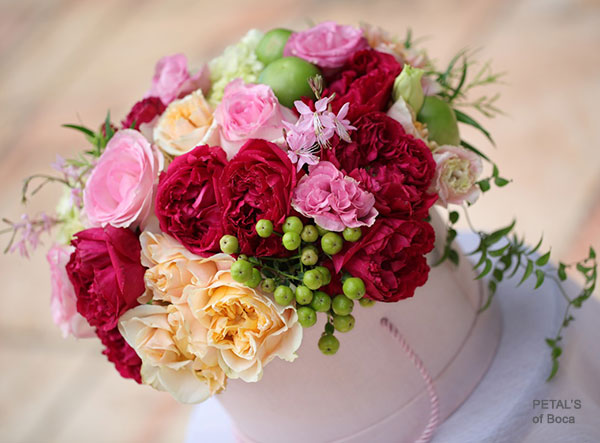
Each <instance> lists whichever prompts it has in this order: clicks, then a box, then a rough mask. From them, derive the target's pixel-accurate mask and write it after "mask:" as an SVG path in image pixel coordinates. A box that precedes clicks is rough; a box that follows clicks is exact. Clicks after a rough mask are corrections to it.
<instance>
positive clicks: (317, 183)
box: [292, 161, 378, 232]
mask: <svg viewBox="0 0 600 443" xmlns="http://www.w3.org/2000/svg"><path fill="white" fill-rule="evenodd" d="M374 205H375V197H374V196H373V194H371V193H370V192H367V191H365V190H364V189H362V188H361V187H360V186H359V184H358V182H357V181H356V180H354V179H353V178H351V177H346V176H345V175H344V174H343V173H342V172H340V171H339V170H338V169H337V168H336V167H335V166H334V165H333V163H330V162H327V161H322V162H320V163H319V164H318V165H316V166H312V167H311V168H310V169H309V174H308V176H305V177H303V178H302V179H301V180H300V181H299V182H298V186H297V188H296V189H295V191H294V195H293V198H292V206H293V207H294V209H296V210H297V211H298V212H300V213H301V214H302V215H304V216H306V217H311V218H313V219H314V220H315V222H316V223H317V224H318V225H319V226H321V227H323V228H325V229H327V230H329V231H338V232H339V231H343V230H344V228H346V227H348V228H358V227H360V226H371V225H372V224H373V223H375V218H376V217H377V214H378V212H377V210H376V209H375V208H374V207H373V206H374Z"/></svg>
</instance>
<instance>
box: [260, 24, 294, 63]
mask: <svg viewBox="0 0 600 443" xmlns="http://www.w3.org/2000/svg"><path fill="white" fill-rule="evenodd" d="M290 35H292V31H290V30H289V29H283V28H276V29H271V30H270V31H269V32H267V33H266V34H265V36H264V37H263V38H262V39H261V40H260V42H258V46H257V47H256V51H255V52H256V57H258V59H259V60H260V61H261V62H263V63H264V64H265V65H268V64H269V63H271V62H273V61H275V60H277V59H278V58H281V57H283V48H284V47H285V44H286V43H287V41H288V38H290Z"/></svg>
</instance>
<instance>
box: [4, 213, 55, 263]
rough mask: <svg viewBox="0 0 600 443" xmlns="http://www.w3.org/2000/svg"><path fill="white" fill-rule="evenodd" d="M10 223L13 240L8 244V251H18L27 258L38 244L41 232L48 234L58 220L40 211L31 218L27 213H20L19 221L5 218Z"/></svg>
mask: <svg viewBox="0 0 600 443" xmlns="http://www.w3.org/2000/svg"><path fill="white" fill-rule="evenodd" d="M5 222H6V223H8V224H9V225H10V228H9V230H10V231H12V232H13V240H11V243H10V244H9V246H8V251H9V252H10V253H13V252H17V251H18V252H19V254H20V255H21V256H22V257H25V258H29V252H30V251H34V250H35V249H36V248H37V247H38V246H39V245H40V244H41V241H40V237H41V236H42V234H50V231H51V230H52V228H53V227H54V226H55V225H56V224H57V223H58V221H57V220H56V219H54V218H52V217H50V216H48V215H47V214H45V213H41V214H40V216H39V218H38V219H35V220H31V219H30V218H29V215H27V214H23V215H21V221H20V222H18V223H13V222H10V221H8V220H5Z"/></svg>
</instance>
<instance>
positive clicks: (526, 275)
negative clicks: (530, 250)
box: [517, 259, 533, 286]
mask: <svg viewBox="0 0 600 443" xmlns="http://www.w3.org/2000/svg"><path fill="white" fill-rule="evenodd" d="M532 272H533V260H529V259H527V267H526V268H525V273H524V274H523V277H522V278H521V281H520V282H519V283H518V284H517V286H521V285H522V284H523V283H524V282H525V280H527V279H528V278H529V276H530V275H531V273H532Z"/></svg>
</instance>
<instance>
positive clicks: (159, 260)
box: [119, 232, 302, 403]
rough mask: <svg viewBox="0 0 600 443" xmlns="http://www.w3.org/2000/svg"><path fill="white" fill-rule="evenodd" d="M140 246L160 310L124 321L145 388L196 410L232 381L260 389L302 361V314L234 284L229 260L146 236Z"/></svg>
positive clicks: (138, 312) (146, 308) (140, 310)
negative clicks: (275, 366) (283, 363)
mask: <svg viewBox="0 0 600 443" xmlns="http://www.w3.org/2000/svg"><path fill="white" fill-rule="evenodd" d="M140 243H141V245H142V262H143V264H144V265H145V266H149V269H148V270H147V271H146V275H145V277H144V280H145V283H146V288H147V294H146V295H145V296H144V297H145V300H144V301H146V302H147V301H149V300H152V301H153V302H154V303H155V304H142V305H140V306H138V307H135V308H133V309H131V310H130V311H128V312H127V313H125V314H124V315H123V316H122V317H121V319H120V322H119V330H120V331H121V333H122V334H123V336H124V337H125V340H126V341H127V342H128V343H129V344H130V345H131V346H132V347H133V348H134V349H135V350H136V352H137V353H138V355H139V356H140V357H141V359H142V369H141V375H142V380H143V382H144V383H146V384H149V385H151V386H153V387H155V388H156V389H159V390H166V391H168V392H170V393H171V394H172V395H173V396H175V398H176V399H178V400H179V401H182V402H187V403H197V402H199V401H203V400H205V399H206V398H208V396H210V395H213V394H215V393H217V392H219V391H220V390H221V389H223V388H224V386H225V378H226V377H229V378H241V379H243V380H244V381H247V382H255V381H258V380H260V378H261V376H262V372H263V368H264V366H265V365H267V364H268V363H269V362H270V361H272V360H273V359H274V358H275V357H279V358H281V359H284V360H287V361H292V360H294V359H295V358H296V350H297V349H298V348H299V346H300V343H301V341H302V327H301V326H300V324H299V323H298V316H297V314H296V310H295V309H294V308H293V307H291V306H287V307H282V306H279V305H277V304H276V303H274V302H273V301H272V300H271V299H270V298H269V297H267V296H266V295H265V294H263V293H261V292H259V291H257V290H255V289H252V288H249V287H247V286H245V285H243V284H240V283H237V282H235V281H234V280H233V279H232V277H231V274H230V272H229V269H230V267H231V264H232V263H233V258H232V257H231V256H229V255H226V254H215V255H213V256H212V257H208V258H202V257H199V256H197V255H195V254H193V253H191V252H189V251H187V250H186V249H185V248H184V247H183V246H182V245H180V244H179V243H178V242H177V241H176V240H174V239H173V238H171V237H169V236H167V235H164V234H153V233H150V232H144V233H142V235H141V237H140ZM223 374H224V375H223ZM225 376H226V377H225Z"/></svg>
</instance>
